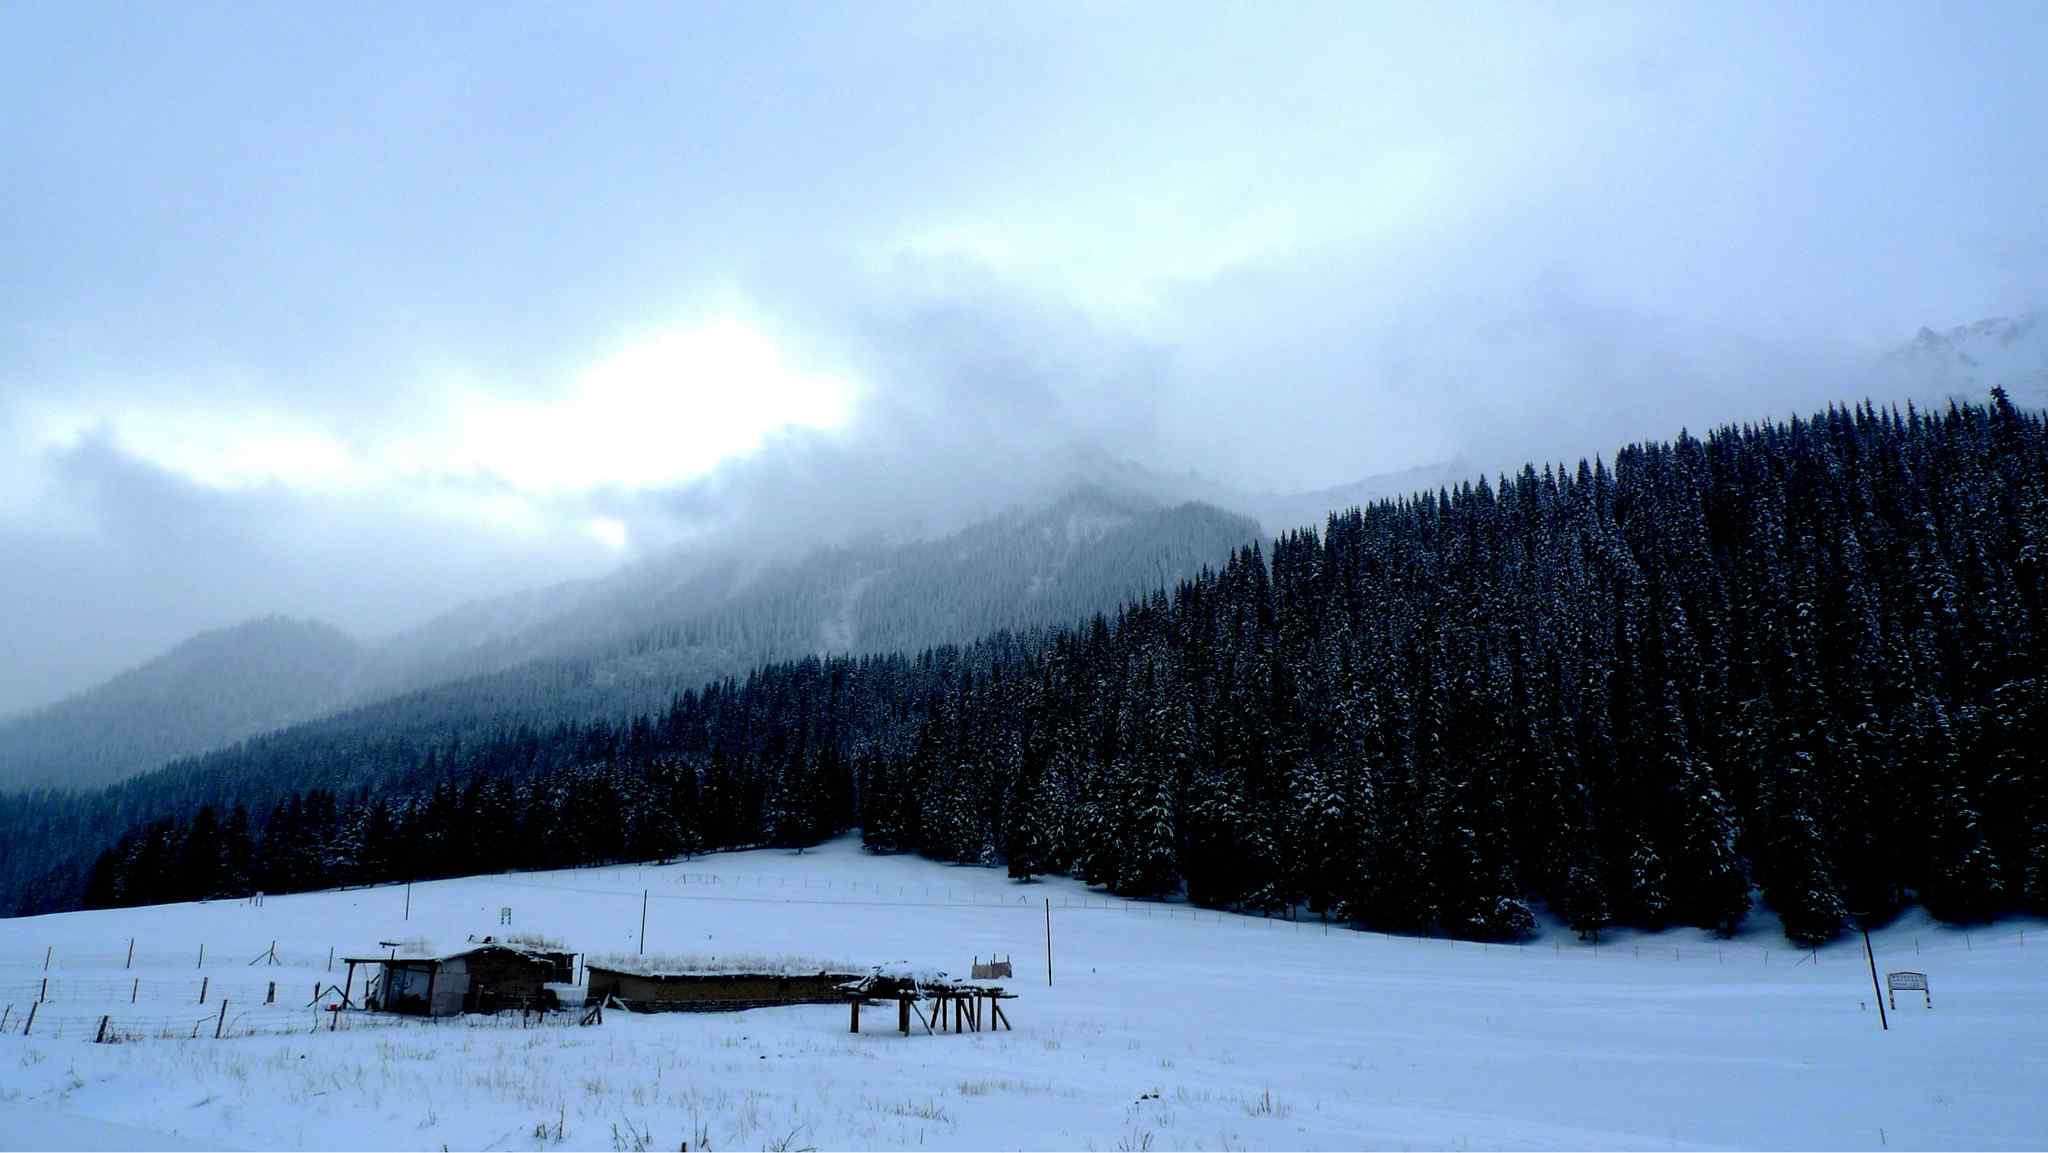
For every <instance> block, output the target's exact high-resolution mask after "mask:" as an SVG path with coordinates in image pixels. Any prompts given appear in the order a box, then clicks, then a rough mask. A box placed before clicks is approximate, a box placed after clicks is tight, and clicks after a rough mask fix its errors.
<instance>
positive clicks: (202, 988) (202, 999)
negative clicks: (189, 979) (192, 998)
mask: <svg viewBox="0 0 2048 1153" xmlns="http://www.w3.org/2000/svg"><path fill="white" fill-rule="evenodd" d="M211 980H213V978H211V977H201V978H199V1003H200V1004H202V1005H204V1004H206V983H207V982H208V981H211Z"/></svg>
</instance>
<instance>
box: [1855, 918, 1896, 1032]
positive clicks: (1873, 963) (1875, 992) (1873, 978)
mask: <svg viewBox="0 0 2048 1153" xmlns="http://www.w3.org/2000/svg"><path fill="white" fill-rule="evenodd" d="M1856 924H1857V925H1859V926H1861V927H1862V929H1863V955H1864V956H1865V957H1867V958H1869V959H1870V995H1871V996H1872V997H1874V998H1876V1000H1877V1023H1878V1026H1879V1027H1880V1028H1881V1029H1883V1030H1884V1031H1885V1032H1887V1033H1889V1032H1891V1031H1892V1023H1891V1021H1889V1020H1888V1019H1886V1017H1885V1015H1884V990H1882V989H1879V988H1878V987H1877V951H1876V950H1875V949H1872V948H1871V947H1870V926H1869V925H1868V924H1867V923H1865V921H1864V918H1863V916H1862V914H1860V913H1859V914H1858V915H1857V917H1856Z"/></svg>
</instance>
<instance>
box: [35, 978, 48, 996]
mask: <svg viewBox="0 0 2048 1153" xmlns="http://www.w3.org/2000/svg"><path fill="white" fill-rule="evenodd" d="M49 999H50V979H49V978H48V977H44V978H43V991H42V992H40V993H37V994H36V1000H38V1001H47V1000H49Z"/></svg>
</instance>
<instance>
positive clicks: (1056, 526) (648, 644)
mask: <svg viewBox="0 0 2048 1153" xmlns="http://www.w3.org/2000/svg"><path fill="white" fill-rule="evenodd" d="M1258 533H1259V529H1258V525H1257V524H1256V523H1255V522H1253V521H1251V520H1248V519H1246V518H1243V517H1239V516H1236V515H1234V514H1230V513H1225V512H1222V511H1220V510H1218V509H1215V508H1212V507H1209V506H1205V505H1199V504H1182V505H1178V506H1173V507H1168V506H1166V505H1163V504H1160V503H1158V502H1156V501H1153V500H1151V499H1150V498H1147V497H1142V496H1133V495H1123V494H1119V493H1115V492H1111V491H1109V490H1106V489H1101V488H1093V487H1089V488H1082V489H1077V490H1075V491H1073V492H1070V493H1068V494H1067V495H1066V496H1065V497H1063V498H1061V499H1059V500H1057V501H1054V502H1051V503H1050V504H1048V505H1046V506H1043V507H1040V508H1037V509H1034V510H1027V511H1013V512H1010V513H1007V514H1004V515H1001V516H998V517H994V518H991V519H989V520H987V521H984V522H981V523H979V524H975V525H972V526H970V527H968V528H966V529H963V530H961V531H959V532H956V533H953V534H951V535H948V536H944V537H940V538H938V539H934V540H914V541H909V542H904V543H895V544H884V543H868V544H862V545H858V546H851V547H842V548H831V549H823V550H818V551H815V552H812V553H810V554H809V555H807V556H805V557H803V558H802V559H801V560H798V561H796V562H794V563H788V564H782V565H773V566H762V565H758V564H746V563H743V562H741V561H740V560H738V559H737V558H734V557H732V556H729V555H723V554H710V555H699V554H692V553H678V554H675V555H672V556H669V557H664V558H659V559H657V560H654V561H650V562H646V563H643V564H638V565H634V566H630V567H628V568H626V569H623V570H621V571H620V572H618V573H615V574H613V575H611V576H608V577H605V578H602V579H599V580H592V581H583V582H577V583H575V584H571V585H564V586H558V587H555V588H550V589H542V590H536V591H534V592H531V593H526V594H521V595H519V596H514V597H506V598H501V599H499V600H496V601H491V602H486V603H481V604H476V605H471V606H466V607H464V608H462V609H459V610H457V611H455V612H453V613H449V614H447V615H446V616H444V617H443V618H440V619H438V620H437V621H435V622H433V623H431V624H430V625H428V626H425V627H423V628H421V629H418V630H415V631H413V632H412V633H409V634H407V635H405V636H402V637H399V638H397V639H395V640H393V641H390V642H387V643H384V644H381V645H376V646H369V647H362V646H357V645H356V644H354V642H351V641H349V640H348V639H347V638H346V637H344V636H342V635H341V634H340V633H338V632H336V631H335V630H333V629H331V628H328V627H326V626H324V625H314V624H311V623H301V622H292V621H284V620H281V619H275V618H273V619H269V620H264V621H256V622H251V623H250V624H248V625H244V626H241V627H239V628H237V629H230V630H223V631H222V632H219V633H210V634H206V635H204V636H201V637H197V638H194V639H193V640H192V641H189V642H187V643H186V644H184V645H181V646H179V648H177V649H174V650H172V652H170V653H168V654H166V655H165V656H163V657H161V658H159V659H157V660H156V661H153V662H151V663H150V664H148V665H145V666H143V667H142V668H140V669H137V670H135V671H134V672H131V673H126V674H123V675H122V676H121V677H119V678H116V679H115V680H114V681H111V682H109V683H108V684H107V685H105V686H103V687H101V688H99V689H95V690H92V691H91V692H88V693H85V694H82V695H81V696H79V697H77V698H74V699H73V700H70V701H66V702H64V703H63V704H60V705H58V706H54V707H53V708H51V709H48V710H44V711H43V712H42V713H39V714H34V715H32V716H30V717H28V718H24V719H22V720H19V721H15V722H13V723H11V724H8V725H5V726H0V788H6V787H10V786H12V787H19V788H36V787H81V786H97V785H102V784H107V783H110V782H113V781H117V780H120V779H122V778H124V777H127V776H131V775H133V774H135V773H139V772H144V771H147V770H149V769H153V768H157V767H160V766H162V765H163V764H165V763H166V762H168V761H170V760H172V759H174V758H177V757H183V756H191V755H195V754H199V753H204V752H208V751H211V750H214V749H218V748H221V747H223V746H226V745H229V744H232V743H233V742H235V741H237V740H241V739H243V738H245V737H249V736H254V735H256V734H259V733H267V732H272V731H275V730H277V729H281V728H284V727H286V726H288V725H291V724H294V723H297V722H300V721H304V720H309V719H315V718H319V717H323V716H328V715H331V714H334V713H336V712H338V711H340V710H341V709H344V708H351V707H355V708H365V709H368V710H369V712H368V713H367V714H365V715H364V716H362V717H358V718H356V719H353V720H350V721H348V722H347V723H345V724H343V725H342V726H340V727H341V728H342V729H345V730H348V731H357V730H358V729H359V728H369V729H374V730H376V731H379V732H385V731H404V732H415V731H417V732H421V733H423V734H426V735H427V736H428V737H429V738H431V737H432V736H433V735H435V734H440V733H444V732H448V731H457V730H464V729H468V728H473V727H475V726H478V725H487V726H496V725H499V724H503V723H515V722H524V723H528V724H536V725H541V724H552V723H555V722H557V721H561V720H576V721H582V720H589V719H595V718H621V717H626V716H630V715H633V714H635V713H641V712H647V711H651V710H659V709H661V708H663V707H665V706H666V704H667V702H668V701H669V700H670V698H672V697H673V696H674V695H675V694H676V693H678V692H680V691H682V690H683V689H685V688H695V687H698V686H701V685H702V684H704V683H705V682H706V681H709V680H711V679H713V678H716V677H722V676H729V675H733V674H736V673H743V672H745V671H746V670H747V669H748V668H751V667H753V666H755V665H759V664H762V663H765V662H768V661H773V660H787V659H791V658H795V657H801V656H805V655H808V654H813V653H846V652H872V651H883V650H889V649H906V648H916V647H920V646H924V645H931V644H939V643H945V642H957V641H966V640H969V639H972V638H974V637H977V636H981V635H984V634H987V633H989V632H992V631H994V630H996V629H1000V628H1015V627H1023V626H1027V625H1036V624H1065V623H1072V622H1074V621H1077V620H1081V619H1083V618H1085V617H1086V616H1087V615H1088V614H1090V613H1093V612H1097V611H1100V610H1102V609H1105V608H1110V607H1113V606H1114V605H1116V604H1118V603H1120V602H1122V601H1124V600H1126V599H1129V598H1131V597H1133V596H1137V595H1141V594H1142V593H1143V591H1144V590H1145V589H1148V588H1154V587H1158V586H1159V585H1160V584H1161V583H1162V582H1169V583H1170V582H1172V581H1175V580H1178V579H1181V578H1183V577H1187V576H1191V575H1193V574H1194V573H1195V572H1196V570H1197V569H1199V568H1200V567H1201V566H1202V565H1204V564H1219V563H1221V562H1222V560H1223V558H1225V557H1227V556H1229V555H1230V553H1231V552H1232V551H1233V550H1235V549H1236V548H1237V547H1238V546H1240V545H1242V544H1244V543H1246V542H1247V541H1250V540H1252V539H1254V538H1256V537H1257V536H1258Z"/></svg>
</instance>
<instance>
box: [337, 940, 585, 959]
mask: <svg viewBox="0 0 2048 1153" xmlns="http://www.w3.org/2000/svg"><path fill="white" fill-rule="evenodd" d="M493 952H496V953H512V954H514V955H516V956H518V957H520V958H521V959H523V960H527V961H531V962H533V963H534V964H536V965H545V964H552V963H553V962H552V957H553V956H556V955H562V956H567V955H568V954H567V953H563V952H559V951H557V950H551V949H528V948H523V947H521V946H518V945H507V944H505V943H504V942H502V941H489V942H485V941H478V942H475V943H473V944H466V945H464V946H463V947H462V948H460V949H454V950H450V951H448V952H445V953H436V952H420V951H417V950H415V951H410V952H397V953H388V952H387V953H379V954H377V955H375V956H370V957H343V958H342V960H343V961H346V962H348V963H349V964H352V965H390V964H401V963H405V962H411V963H412V964H415V965H439V964H443V963H445V962H448V961H453V960H456V959H458V958H461V957H470V956H474V955H476V954H478V953H493Z"/></svg>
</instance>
